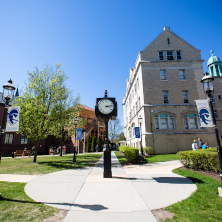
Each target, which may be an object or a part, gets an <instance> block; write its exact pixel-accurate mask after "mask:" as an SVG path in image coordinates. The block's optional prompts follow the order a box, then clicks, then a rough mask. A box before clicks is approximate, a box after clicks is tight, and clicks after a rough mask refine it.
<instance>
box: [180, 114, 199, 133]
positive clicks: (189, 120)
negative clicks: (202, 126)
mask: <svg viewBox="0 0 222 222" xmlns="http://www.w3.org/2000/svg"><path fill="white" fill-rule="evenodd" d="M183 121H184V128H185V129H198V122H197V115H196V114H193V113H191V114H189V115H186V116H183Z"/></svg>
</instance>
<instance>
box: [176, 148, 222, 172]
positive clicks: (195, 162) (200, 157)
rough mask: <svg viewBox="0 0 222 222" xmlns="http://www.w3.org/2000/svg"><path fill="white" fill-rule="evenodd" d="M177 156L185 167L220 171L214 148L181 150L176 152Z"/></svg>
mask: <svg viewBox="0 0 222 222" xmlns="http://www.w3.org/2000/svg"><path fill="white" fill-rule="evenodd" d="M177 158H178V159H179V160H180V162H181V163H182V164H183V165H184V166H185V167H187V168H192V169H203V170H208V171H216V172H219V171H220V163H219V158H218V153H217V150H216V149H215V148H211V149H204V150H194V151H182V152H179V153H177Z"/></svg>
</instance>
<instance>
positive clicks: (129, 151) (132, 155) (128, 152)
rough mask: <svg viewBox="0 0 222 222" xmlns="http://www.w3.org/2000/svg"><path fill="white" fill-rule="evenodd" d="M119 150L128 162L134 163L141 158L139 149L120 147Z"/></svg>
mask: <svg viewBox="0 0 222 222" xmlns="http://www.w3.org/2000/svg"><path fill="white" fill-rule="evenodd" d="M119 150H120V151H121V152H123V153H124V156H125V157H126V159H127V161H128V162H132V161H133V160H135V159H137V157H138V156H139V149H137V148H134V147H129V146H120V147H119Z"/></svg>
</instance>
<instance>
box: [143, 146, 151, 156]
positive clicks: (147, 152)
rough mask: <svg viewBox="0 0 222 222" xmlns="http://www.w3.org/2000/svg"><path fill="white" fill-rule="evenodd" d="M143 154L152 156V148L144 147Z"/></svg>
mask: <svg viewBox="0 0 222 222" xmlns="http://www.w3.org/2000/svg"><path fill="white" fill-rule="evenodd" d="M143 152H144V154H145V155H150V153H151V147H144V148H143Z"/></svg>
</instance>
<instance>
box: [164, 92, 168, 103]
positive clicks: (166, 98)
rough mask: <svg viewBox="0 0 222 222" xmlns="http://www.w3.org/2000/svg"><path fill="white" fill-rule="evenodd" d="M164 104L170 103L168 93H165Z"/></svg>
mask: <svg viewBox="0 0 222 222" xmlns="http://www.w3.org/2000/svg"><path fill="white" fill-rule="evenodd" d="M163 103H164V104H165V103H169V95H168V91H163Z"/></svg>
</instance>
